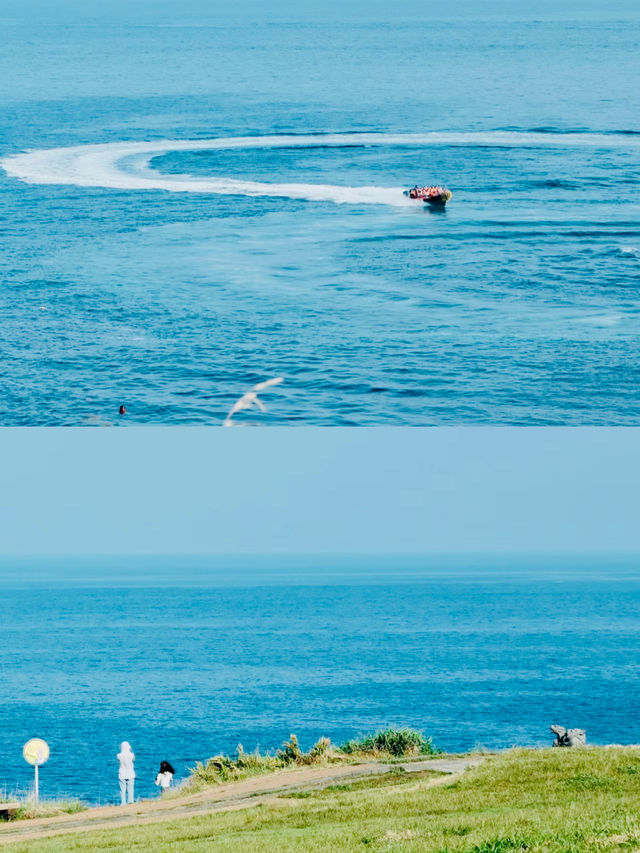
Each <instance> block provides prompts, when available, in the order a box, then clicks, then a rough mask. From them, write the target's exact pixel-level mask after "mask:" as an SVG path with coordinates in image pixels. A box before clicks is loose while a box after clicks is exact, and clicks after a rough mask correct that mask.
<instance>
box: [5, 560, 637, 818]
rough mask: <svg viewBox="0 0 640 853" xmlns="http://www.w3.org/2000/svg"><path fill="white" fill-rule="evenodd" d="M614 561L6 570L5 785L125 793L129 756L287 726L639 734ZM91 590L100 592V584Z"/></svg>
mask: <svg viewBox="0 0 640 853" xmlns="http://www.w3.org/2000/svg"><path fill="white" fill-rule="evenodd" d="M639 568H640V567H639V564H638V560H637V559H630V558H629V559H623V558H620V557H617V558H596V557H589V558H578V557H576V558H567V557H564V558H557V559H554V558H550V557H549V558H544V559H543V558H530V559H524V558H522V557H520V558H509V557H505V556H502V557H499V558H486V557H485V558H477V559H474V558H468V557H467V558H455V559H454V558H442V559H436V558H430V559H420V558H417V557H415V558H408V557H397V558H393V557H381V556H378V557H369V558H367V557H361V558H355V557H351V558H333V559H330V558H326V559H323V560H319V559H317V558H309V557H299V558H294V557H288V558H281V559H275V558H268V559H267V558H243V559H235V560H231V559H230V560H227V561H225V560H222V559H217V560H215V561H207V560H204V559H202V560H193V559H191V560H179V559H176V558H163V559H150V558H149V559H137V560H133V559H124V558H122V559H120V560H114V559H111V560H107V559H104V560H84V561H83V560H74V561H65V560H59V561H48V562H43V561H36V560H30V561H25V560H23V561H9V560H7V559H5V560H3V562H2V564H1V566H0V582H1V583H2V589H3V595H2V597H1V598H0V647H1V648H2V650H3V652H2V656H0V683H1V685H2V701H1V702H0V758H1V762H0V768H1V770H0V791H2V790H6V791H7V792H8V793H11V792H13V791H15V790H23V791H24V790H25V789H26V788H27V787H28V785H29V784H30V781H31V771H30V769H29V767H28V766H27V765H26V764H25V762H24V761H23V759H22V755H21V748H22V744H23V743H24V742H25V741H26V740H27V738H30V737H33V736H38V737H44V738H45V739H46V740H47V741H48V742H49V744H50V746H51V758H50V760H49V762H48V763H47V764H46V765H45V766H44V767H43V768H42V771H41V786H42V791H43V795H46V796H48V797H51V796H63V795H64V796H68V795H76V796H80V797H83V798H86V799H87V800H88V801H90V802H111V801H113V800H114V799H115V798H117V795H118V794H117V762H116V759H115V756H116V753H117V751H118V747H119V744H120V742H121V741H122V740H129V741H130V742H131V744H132V745H133V748H134V751H135V752H136V755H137V763H136V767H137V773H138V782H137V792H138V794H139V795H140V796H152V795H154V792H155V788H154V785H153V779H154V776H155V773H156V772H157V768H158V766H159V763H160V761H161V760H162V759H168V760H170V761H171V763H173V764H174V765H175V767H176V770H177V771H178V777H184V775H185V774H186V773H187V768H188V767H189V766H193V765H194V763H195V761H196V760H199V759H200V760H201V759H206V758H207V757H208V756H210V755H212V754H215V753H217V752H219V751H221V750H224V751H229V752H233V751H234V750H235V747H236V746H237V744H238V743H242V744H243V745H244V747H245V749H253V748H254V747H255V746H256V745H257V744H259V745H260V746H261V748H262V749H263V750H264V749H275V748H276V747H278V746H279V745H280V744H281V743H282V741H283V740H284V739H286V738H288V736H289V734H290V733H291V732H293V733H295V734H297V735H298V737H299V738H300V740H301V742H302V744H303V746H305V747H308V746H309V745H311V744H312V743H313V742H314V741H315V740H316V739H317V738H318V737H319V736H321V735H327V736H329V737H331V738H332V739H333V740H334V742H336V743H341V742H343V741H344V740H346V739H348V738H350V737H353V736H355V735H358V734H365V733H368V732H370V731H372V730H375V729H377V728H378V727H380V726H385V725H389V724H391V725H394V724H395V725H410V726H415V727H417V728H419V729H422V730H423V731H425V732H426V733H427V734H431V735H432V736H433V738H434V741H435V743H436V744H437V745H439V746H440V747H442V748H443V749H446V750H467V749H470V748H472V747H474V746H476V745H484V746H486V747H489V748H496V749H501V748H506V747H509V746H512V745H514V744H519V745H549V744H550V742H551V739H552V738H551V736H550V734H549V731H548V727H549V725H550V724H551V723H560V724H561V725H567V726H580V727H583V728H585V729H586V730H587V733H588V738H589V740H590V742H594V743H611V742H620V743H634V742H635V743H637V742H640V714H639V713H638V712H639V704H638V675H639V669H640V658H639V654H638V652H639V649H640V616H639V614H640V606H639V605H640V573H639ZM89 579H90V580H89Z"/></svg>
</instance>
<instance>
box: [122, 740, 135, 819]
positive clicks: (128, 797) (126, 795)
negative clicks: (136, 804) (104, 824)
mask: <svg viewBox="0 0 640 853" xmlns="http://www.w3.org/2000/svg"><path fill="white" fill-rule="evenodd" d="M134 760H135V755H134V754H133V752H131V746H130V745H129V743H128V741H126V740H123V741H122V743H121V744H120V752H119V753H118V761H119V762H120V769H119V770H118V781H119V782H120V800H121V802H122V805H123V806H124V805H125V803H132V802H133V782H134V779H135V778H136V774H135V771H134V769H133V762H134Z"/></svg>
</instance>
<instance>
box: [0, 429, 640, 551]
mask: <svg viewBox="0 0 640 853" xmlns="http://www.w3.org/2000/svg"><path fill="white" fill-rule="evenodd" d="M0 470H2V481H3V487H2V493H1V494H2V496H1V498H0V552H1V554H5V555H14V554H52V555H61V554H110V553H156V554H159V553H172V554H229V553H265V554H269V553H278V552H287V551H290V552H297V553H319V554H320V553H340V552H341V553H375V552H387V553H404V552H412V553H438V552H452V553H457V552H480V553H482V552H486V553H493V552H514V553H516V552H520V553H532V552H555V553H561V552H588V551H600V552H627V553H629V552H640V526H639V525H638V483H639V482H640V430H635V429H603V428H598V429H589V428H579V429H571V428H561V429H550V428H545V429H526V428H517V429H509V428H504V429H496V428H479V429H476V428H459V429H458V428H452V429H399V428H393V429H364V428H363V429H328V428H321V429H301V428H293V429H268V428H249V427H247V428H238V429H227V430H224V429H219V428H218V429H213V428H210V429H198V428H187V429H179V428H175V427H173V428H168V429H163V428H150V429H75V430H71V429H67V430H57V429H4V430H2V431H0Z"/></svg>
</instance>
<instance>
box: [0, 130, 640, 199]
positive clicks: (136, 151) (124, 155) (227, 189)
mask: <svg viewBox="0 0 640 853" xmlns="http://www.w3.org/2000/svg"><path fill="white" fill-rule="evenodd" d="M638 144H639V140H637V139H634V138H633V137H630V136H629V135H628V134H624V133H610V134H595V133H593V134H592V133H553V132H546V131H545V132H535V131H534V132H527V131H488V132H471V133H443V132H435V133H424V134H389V133H345V134H324V135H322V134H313V135H307V136H298V135H285V136H248V137H227V138H216V139H193V140H175V141H172V140H160V141H157V142H112V143H105V144H101V145H77V146H73V147H69V148H51V149H46V150H35V151H27V152H24V153H22V154H15V155H11V156H9V157H5V158H3V159H2V160H0V165H1V166H2V168H3V169H4V170H5V172H7V174H9V175H11V176H12V177H15V178H19V179H20V180H22V181H24V182H26V183H30V184H58V185H61V184H62V185H64V184H70V185H74V186H79V187H104V188H111V189H120V190H166V191H169V192H189V193H213V194H217V195H243V196H253V197H259V196H266V197H279V198H291V199H303V200H306V201H329V202H334V203H336V204H386V205H393V206H396V207H405V206H407V205H411V206H413V204H414V203H413V202H412V201H411V200H410V199H407V198H406V197H405V196H403V194H402V189H403V188H401V187H376V186H361V187H350V186H335V185H331V184H304V183H264V182H259V181H244V180H238V179H235V178H225V177H211V178H196V177H193V176H190V175H165V174H162V173H161V172H158V171H157V170H154V169H153V168H152V160H153V158H154V157H158V156H160V155H163V154H167V153H169V152H172V151H205V150H218V151H220V150H230V149H251V148H255V149H257V148H285V147H286V148H291V147H300V148H302V147H304V148H309V147H327V146H332V147H340V146H344V145H364V146H380V147H381V146H392V145H397V146H398V145H402V146H415V147H429V146H434V145H455V146H480V145H482V146H488V145H491V146H497V147H504V148H519V147H537V146H540V147H548V146H555V147H558V146H560V147H564V146H572V147H573V146H588V147H594V146H602V147H607V148H609V147H616V148H617V147H630V146H633V147H637V146H638Z"/></svg>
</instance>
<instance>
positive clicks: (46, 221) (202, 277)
mask: <svg viewBox="0 0 640 853" xmlns="http://www.w3.org/2000/svg"><path fill="white" fill-rule="evenodd" d="M1 14H2V17H1V20H0V23H1V26H0V103H1V104H2V119H1V122H0V156H1V157H2V158H4V159H3V161H2V162H3V164H4V165H5V167H6V168H7V169H8V171H5V170H4V169H2V170H0V232H1V234H2V241H1V244H0V310H1V312H2V347H1V348H0V371H1V374H2V376H3V380H4V383H3V384H4V389H3V393H2V394H1V395H0V422H1V423H3V424H14V425H24V424H63V425H64V424H83V423H107V422H114V421H115V420H117V408H118V405H119V404H120V403H125V404H126V405H127V409H128V415H127V418H126V423H128V424H156V423H162V424H191V423H199V424H216V423H221V421H222V419H223V418H224V416H225V414H226V412H227V411H228V409H229V407H230V405H231V404H232V403H233V401H234V400H235V399H236V398H237V397H238V396H239V394H241V393H242V392H243V391H245V390H247V388H249V387H250V386H251V385H252V384H253V383H255V382H256V381H259V380H261V379H265V378H268V377H270V376H276V375H282V376H283V377H284V379H285V381H284V382H283V384H282V385H281V386H279V387H278V388H277V389H274V390H273V391H272V393H271V394H269V395H268V396H267V395H265V403H266V404H267V406H268V411H267V412H266V413H262V412H258V411H256V412H255V414H253V413H245V415H244V420H245V421H246V422H247V423H253V422H256V423H264V424H325V425H350V424H353V425H370V424H412V425H429V424H448V423H461V422H465V423H467V422H468V423H471V422H473V423H503V424H504V423H508V424H582V423H590V424H604V423H606V424H634V423H637V422H638V416H639V414H640V403H639V401H638V394H637V388H638V385H639V382H640V367H639V365H640V339H639V335H638V314H639V309H640V301H639V299H638V284H639V282H640V226H639V224H638V222H639V220H638V216H639V213H640V205H639V203H638V186H639V181H640V158H639V154H640V125H639V124H638V116H639V115H640V94H639V92H640V90H639V88H638V86H637V85H636V81H637V79H638V76H639V72H640V49H639V47H640V9H639V8H638V5H637V3H636V2H635V0H613V2H608V3H606V4H603V3H600V2H584V0H580V2H578V0H563V2H562V3H550V2H542V0H532V2H527V3H524V2H518V3H514V2H507V0H496V2H492V3H483V2H479V0H456V2H455V3H451V2H448V3H443V2H430V3H425V2H418V0H398V2H394V3H387V2H381V0H378V2H367V3H365V2H363V0H347V2H340V3H338V2H337V0H327V1H326V2H322V3H314V4H304V3H292V2H287V0H274V2H270V3H268V4H264V3H262V4H259V3H254V2H249V0H242V2H239V3H235V4H222V3H219V2H206V3H205V2H204V0H199V2H198V0H184V2H181V3H180V4H174V3H169V2H165V0H156V2H150V0H148V1H147V0H140V2H138V3H135V4H124V3H121V2H110V3H109V4H99V3H97V2H96V0H87V2H83V3H80V2H79V0H61V2H59V3H56V4H47V3H45V2H44V0H26V2H21V3H18V2H17V0H4V2H3V6H2V13H1ZM327 134H335V135H338V137H339V138H338V139H337V140H334V141H333V142H332V143H331V144H328V142H327V139H326V135H327ZM361 134H367V136H362V135H361ZM407 134H418V135H419V137H409V136H407ZM371 135H373V137H374V138H373V139H372V136H371ZM245 137H248V138H249V140H248V141H245V142H244V143H233V145H234V146H235V147H231V148H229V147H227V148H224V147H212V146H215V145H220V143H219V140H221V139H222V140H229V139H233V140H237V139H238V138H245ZM265 137H267V139H265ZM274 137H275V139H274ZM300 137H310V138H309V139H306V140H304V141H301V140H300ZM185 140H195V141H196V145H195V146H191V147H186V148H184V147H183V148H179V147H178V148H176V146H175V144H174V143H175V142H176V141H185ZM211 140H214V141H217V142H214V143H212V142H211ZM145 142H146V143H151V144H152V145H151V148H147V149H145V151H146V153H145V152H142V153H141V151H140V150H139V149H135V148H134V149H130V148H128V147H127V146H126V145H125V143H145ZM200 142H201V146H200ZM90 145H99V146H102V145H105V146H107V147H106V148H101V149H98V150H97V151H96V150H95V149H87V148H84V147H83V146H90ZM56 148H73V151H71V152H69V151H58V152H55V153H53V154H51V153H49V154H47V155H42V154H32V155H30V156H29V157H26V158H24V157H23V158H21V159H20V160H11V159H9V160H7V159H6V158H11V157H13V156H14V155H19V154H21V153H24V152H25V151H27V150H34V151H40V152H42V151H49V152H51V149H56ZM415 182H419V183H430V182H441V183H446V184H448V185H449V186H450V188H451V189H452V191H453V193H454V196H453V199H452V201H451V203H450V204H449V206H448V207H447V210H446V212H444V213H434V212H430V211H429V210H425V209H423V206H422V205H420V204H418V205H405V206H403V205H402V201H403V197H402V195H401V193H400V190H401V188H402V187H404V186H407V185H411V184H413V183H415ZM264 184H268V185H274V184H275V185H278V186H276V187H273V186H270V187H269V186H268V187H266V188H265V186H264ZM282 185H286V186H284V187H283V186H282ZM300 185H306V186H303V187H302V188H301V186H300ZM309 185H311V186H309ZM363 188H365V189H364V190H363ZM122 422H123V421H122V419H121V420H120V423H122Z"/></svg>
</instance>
